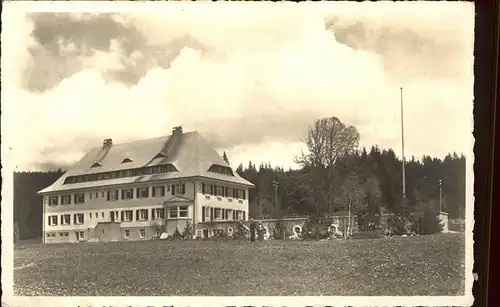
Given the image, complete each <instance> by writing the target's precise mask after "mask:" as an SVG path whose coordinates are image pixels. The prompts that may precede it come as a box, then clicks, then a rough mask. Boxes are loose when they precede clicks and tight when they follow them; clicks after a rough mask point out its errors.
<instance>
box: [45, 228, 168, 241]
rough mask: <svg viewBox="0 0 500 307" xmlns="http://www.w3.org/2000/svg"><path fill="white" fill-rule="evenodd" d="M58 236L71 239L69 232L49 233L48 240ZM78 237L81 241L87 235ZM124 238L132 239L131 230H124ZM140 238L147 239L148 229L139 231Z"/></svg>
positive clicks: (77, 233) (80, 233)
mask: <svg viewBox="0 0 500 307" xmlns="http://www.w3.org/2000/svg"><path fill="white" fill-rule="evenodd" d="M56 234H58V235H59V237H69V232H59V233H56V232H48V233H47V234H46V236H47V238H55V237H56ZM102 234H104V230H102ZM76 236H77V238H78V239H79V240H81V239H84V238H85V233H84V232H83V231H77V232H76ZM157 236H159V234H158V232H157ZM124 237H125V238H126V239H129V238H130V229H125V230H124ZM139 237H140V238H145V237H146V229H144V228H141V229H139Z"/></svg>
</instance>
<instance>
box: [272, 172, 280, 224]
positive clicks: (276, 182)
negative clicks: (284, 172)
mask: <svg viewBox="0 0 500 307" xmlns="http://www.w3.org/2000/svg"><path fill="white" fill-rule="evenodd" d="M278 187H279V182H278V181H277V180H276V174H275V171H274V170H273V199H274V202H273V205H274V209H275V210H276V213H277V214H279V211H280V210H279V208H278Z"/></svg>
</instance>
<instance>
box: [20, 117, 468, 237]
mask: <svg viewBox="0 0 500 307" xmlns="http://www.w3.org/2000/svg"><path fill="white" fill-rule="evenodd" d="M358 142H359V134H358V132H357V130H356V129H355V128H354V127H349V126H346V125H345V124H343V123H342V122H341V121H340V120H339V119H338V118H336V117H331V118H324V119H319V120H317V121H316V122H315V123H314V124H313V125H312V126H311V127H310V129H309V131H308V134H307V136H306V137H305V139H304V143H305V145H306V146H307V148H308V152H307V153H299V154H298V155H297V157H296V161H297V163H298V164H299V165H300V168H299V169H288V170H284V169H283V168H281V167H272V166H271V165H270V164H269V163H261V164H260V165H259V166H257V165H255V164H254V163H252V162H251V161H250V162H249V163H248V165H246V166H243V165H241V164H240V165H239V166H238V167H237V169H236V171H237V173H238V174H239V175H240V176H242V177H243V178H245V179H247V180H248V181H250V182H252V183H253V184H255V187H256V188H255V189H251V190H250V192H249V202H250V208H249V210H250V212H249V216H252V217H256V218H263V217H283V216H304V215H307V216H312V217H317V218H320V217H322V216H327V215H330V214H334V213H336V212H339V211H345V210H347V209H349V207H350V208H351V209H352V211H353V212H356V213H357V214H360V213H364V214H365V215H368V219H369V220H370V219H374V218H375V216H380V214H381V213H401V214H409V213H412V212H424V211H425V210H424V209H425V208H432V209H433V210H439V198H440V187H439V180H442V209H443V211H445V212H448V213H449V217H450V218H451V219H457V218H463V217H464V216H463V213H464V209H465V157H464V156H463V155H460V156H459V155H457V154H456V153H450V154H448V155H447V156H446V157H445V158H444V159H442V160H441V159H437V158H431V157H429V156H424V157H422V159H421V160H420V161H419V160H417V159H415V158H414V157H412V158H411V159H409V161H406V164H405V168H406V198H405V202H403V201H402V199H403V198H402V167H401V160H399V159H398V158H397V157H396V154H395V152H394V150H392V149H380V148H378V147H376V146H373V147H371V148H370V149H369V150H367V149H366V148H361V149H360V148H358ZM223 157H224V160H226V161H227V162H229V159H228V156H227V154H226V153H224V154H223ZM63 173H64V172H63V170H61V169H59V170H57V171H49V172H16V173H14V221H15V225H16V226H17V227H16V228H17V231H18V232H19V237H20V239H32V238H38V237H40V236H41V233H42V224H41V223H42V198H41V196H39V195H37V194H36V192H37V191H39V190H41V189H43V188H45V187H47V186H49V185H51V184H52V183H53V182H54V181H56V180H57V179H58V178H59V177H60V176H61V175H62V174H63Z"/></svg>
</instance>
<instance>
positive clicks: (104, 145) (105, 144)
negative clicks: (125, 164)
mask: <svg viewBox="0 0 500 307" xmlns="http://www.w3.org/2000/svg"><path fill="white" fill-rule="evenodd" d="M112 145H113V140H112V139H105V140H104V141H103V142H102V148H107V147H111V146H112Z"/></svg>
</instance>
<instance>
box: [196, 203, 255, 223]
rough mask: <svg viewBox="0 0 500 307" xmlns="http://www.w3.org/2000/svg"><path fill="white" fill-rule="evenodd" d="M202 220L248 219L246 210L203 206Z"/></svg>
mask: <svg viewBox="0 0 500 307" xmlns="http://www.w3.org/2000/svg"><path fill="white" fill-rule="evenodd" d="M201 220H202V221H203V222H209V221H214V220H215V221H231V220H233V221H239V220H246V212H245V211H243V210H234V209H224V208H217V207H205V206H203V207H202V210H201Z"/></svg>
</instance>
